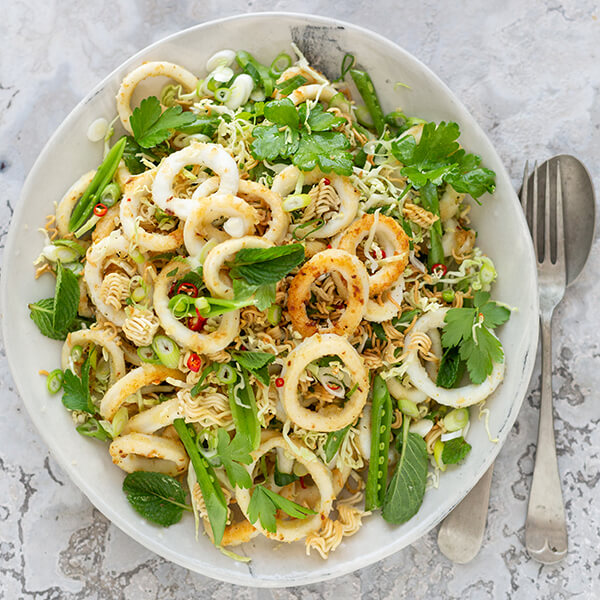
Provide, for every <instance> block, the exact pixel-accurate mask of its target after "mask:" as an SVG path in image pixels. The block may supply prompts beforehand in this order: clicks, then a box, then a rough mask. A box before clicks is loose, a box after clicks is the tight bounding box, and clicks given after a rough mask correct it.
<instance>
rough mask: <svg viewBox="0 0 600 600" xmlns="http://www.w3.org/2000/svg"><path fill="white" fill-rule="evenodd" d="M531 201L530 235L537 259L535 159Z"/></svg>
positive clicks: (537, 202) (536, 177)
mask: <svg viewBox="0 0 600 600" xmlns="http://www.w3.org/2000/svg"><path fill="white" fill-rule="evenodd" d="M531 201H532V202H533V211H532V216H531V227H530V230H531V237H532V238H533V248H534V250H535V256H536V258H538V260H539V254H538V205H539V199H538V168H537V161H536V162H535V163H534V164H533V196H532V198H531Z"/></svg>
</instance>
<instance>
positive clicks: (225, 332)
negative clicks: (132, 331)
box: [154, 260, 240, 354]
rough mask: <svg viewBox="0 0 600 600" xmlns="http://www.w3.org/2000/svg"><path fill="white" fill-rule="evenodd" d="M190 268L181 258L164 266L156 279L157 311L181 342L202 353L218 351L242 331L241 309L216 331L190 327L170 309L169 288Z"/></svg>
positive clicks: (164, 325)
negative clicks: (197, 329)
mask: <svg viewBox="0 0 600 600" xmlns="http://www.w3.org/2000/svg"><path fill="white" fill-rule="evenodd" d="M189 271H190V265H189V264H187V263H184V262H181V261H179V260H172V261H171V262H170V263H169V264H168V265H167V266H166V267H164V268H163V269H162V271H161V272H160V274H159V275H158V277H157V278H156V280H155V282H154V310H155V311H156V314H157V316H158V319H159V321H160V324H161V326H162V328H163V329H164V330H165V333H166V334H167V335H168V336H169V337H171V338H173V339H174V340H175V341H176V342H177V343H178V344H181V345H182V346H184V347H185V348H189V349H190V350H193V351H194V352H199V353H200V354H208V353H211V352H218V351H219V350H223V348H225V347H226V346H227V345H228V344H230V343H231V342H232V341H233V339H234V338H235V336H236V335H237V334H238V331H239V329H240V311H239V310H232V311H230V312H227V313H225V314H224V315H223V317H222V318H221V323H220V324H219V327H218V329H217V330H216V331H213V332H212V333H198V332H196V331H192V330H191V329H188V328H187V327H186V326H185V325H184V324H183V323H181V322H180V321H178V320H177V319H176V318H175V317H174V316H173V313H172V312H171V310H170V309H169V288H170V286H171V282H172V281H173V280H175V279H181V278H182V277H183V276H184V275H185V274H186V273H188V272H189ZM171 273H172V275H171Z"/></svg>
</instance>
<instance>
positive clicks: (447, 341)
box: [442, 308, 477, 348]
mask: <svg viewBox="0 0 600 600" xmlns="http://www.w3.org/2000/svg"><path fill="white" fill-rule="evenodd" d="M476 312H477V311H476V310H475V309H474V308H451V309H450V310H449V311H448V312H447V313H446V316H445V317H444V321H445V323H446V324H445V325H444V328H443V330H442V344H443V345H444V347H445V348H450V347H452V346H458V345H459V344H460V343H461V342H462V341H463V340H467V339H469V338H470V337H471V335H472V333H473V321H474V319H475V314H476Z"/></svg>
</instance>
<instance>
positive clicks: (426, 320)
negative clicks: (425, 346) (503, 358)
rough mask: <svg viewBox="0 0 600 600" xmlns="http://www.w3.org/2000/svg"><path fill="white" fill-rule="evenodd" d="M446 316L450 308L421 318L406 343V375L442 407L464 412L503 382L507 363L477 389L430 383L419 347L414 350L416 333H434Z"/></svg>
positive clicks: (493, 371) (494, 366) (494, 371)
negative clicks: (458, 409) (464, 408)
mask: <svg viewBox="0 0 600 600" xmlns="http://www.w3.org/2000/svg"><path fill="white" fill-rule="evenodd" d="M447 312H448V309H447V308H439V309H437V310H435V311H431V312H427V313H425V314H424V315H422V316H421V317H419V319H418V320H417V322H416V323H415V324H414V326H413V328H412V329H411V330H410V332H409V333H408V335H407V336H406V339H405V341H404V347H405V348H406V349H407V354H408V356H407V358H406V360H405V363H404V364H405V365H406V367H407V369H406V373H407V375H408V377H409V379H410V382H411V384H412V385H413V386H414V387H415V388H417V389H418V390H420V391H421V392H423V393H424V394H426V395H427V396H428V397H429V398H432V399H433V400H435V401H436V402H437V403H439V404H444V405H445V406H453V407H454V408H462V407H463V406H471V405H472V404H477V403H478V402H481V401H482V400H485V399H486V398H487V397H488V396H489V395H490V394H492V392H493V391H494V390H495V389H496V388H497V387H498V385H500V382H501V381H502V379H503V378H504V363H503V362H501V363H494V365H493V369H492V373H491V374H490V375H489V376H488V377H487V378H486V379H485V381H484V382H483V383H480V384H478V385H476V384H469V385H465V386H463V387H459V388H454V389H450V390H449V389H446V388H441V387H438V386H437V385H436V384H435V383H434V382H433V381H432V380H431V378H430V377H429V374H428V373H427V371H426V370H425V367H424V366H423V365H422V364H421V361H420V359H419V353H418V348H417V347H416V345H415V347H413V348H411V341H412V338H413V336H414V334H416V333H427V332H428V331H430V330H432V329H439V328H440V327H443V326H444V317H445V316H446V313H447Z"/></svg>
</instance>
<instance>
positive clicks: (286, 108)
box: [265, 98, 300, 129]
mask: <svg viewBox="0 0 600 600" xmlns="http://www.w3.org/2000/svg"><path fill="white" fill-rule="evenodd" d="M265 117H266V118H267V119H268V120H269V121H271V123H275V124H277V125H279V126H284V125H286V126H288V127H291V128H292V129H298V125H299V122H300V118H299V116H298V111H297V110H296V107H295V106H294V103H293V102H292V101H291V100H290V99H289V98H283V99H282V100H272V101H271V102H267V103H266V104H265Z"/></svg>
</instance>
